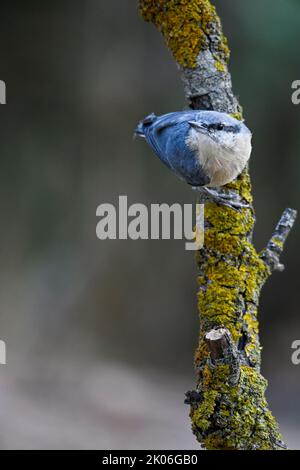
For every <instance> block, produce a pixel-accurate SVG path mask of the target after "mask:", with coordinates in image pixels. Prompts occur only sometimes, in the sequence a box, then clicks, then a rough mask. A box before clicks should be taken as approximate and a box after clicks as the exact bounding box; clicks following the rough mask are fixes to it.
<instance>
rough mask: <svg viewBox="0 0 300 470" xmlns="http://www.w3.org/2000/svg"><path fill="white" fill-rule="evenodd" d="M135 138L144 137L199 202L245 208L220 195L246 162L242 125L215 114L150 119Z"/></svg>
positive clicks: (192, 113)
mask: <svg viewBox="0 0 300 470" xmlns="http://www.w3.org/2000/svg"><path fill="white" fill-rule="evenodd" d="M135 135H138V136H140V137H144V138H145V139H146V141H147V143H148V144H149V145H150V147H151V148H152V149H153V150H154V152H155V153H156V155H157V156H158V157H159V159H160V160H161V161H162V162H163V163H164V164H165V165H166V166H167V167H168V168H169V169H170V170H171V171H172V172H173V173H175V175H176V176H177V177H179V178H180V179H182V180H184V181H185V182H186V183H188V184H189V185H190V186H191V187H192V188H193V189H194V190H197V191H199V192H200V193H201V194H202V196H203V200H206V201H207V200H213V201H215V202H217V203H219V204H223V205H226V206H229V207H232V208H241V207H248V206H247V204H244V203H242V202H238V200H237V197H236V195H232V193H230V192H228V191H227V192H224V191H223V190H222V187H223V186H225V185H226V184H228V183H230V182H232V181H233V180H235V179H236V178H237V177H238V176H239V175H240V173H242V171H243V170H244V168H245V167H246V165H247V163H248V161H249V158H250V156H251V151H252V144H251V139H252V133H251V131H250V130H249V129H248V127H247V126H246V125H245V124H244V123H243V122H242V121H239V120H238V119H236V118H234V117H232V116H230V115H229V114H227V113H223V112H218V111H206V110H199V111H198V110H187V111H177V112H171V113H168V114H164V115H162V116H156V115H155V114H154V113H152V114H150V115H148V116H147V117H145V118H144V119H143V120H142V121H140V123H139V124H138V126H137V128H136V129H135Z"/></svg>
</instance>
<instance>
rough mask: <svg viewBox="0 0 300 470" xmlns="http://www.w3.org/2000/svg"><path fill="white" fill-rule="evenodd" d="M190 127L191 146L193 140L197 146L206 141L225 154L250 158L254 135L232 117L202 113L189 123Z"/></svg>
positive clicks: (223, 114) (208, 112) (210, 112)
mask: <svg viewBox="0 0 300 470" xmlns="http://www.w3.org/2000/svg"><path fill="white" fill-rule="evenodd" d="M189 125H190V126H191V132H190V136H189V138H190V143H191V144H192V142H193V139H194V140H195V144H196V142H197V141H198V142H199V141H201V142H202V145H203V141H206V142H207V144H208V145H209V144H210V145H211V146H212V147H214V146H217V147H218V148H219V149H223V150H224V152H226V151H227V152H229V153H242V154H244V155H249V157H250V153H251V137H252V134H251V132H250V130H249V129H248V128H247V127H246V126H245V124H244V123H243V122H241V121H238V120H237V119H235V118H233V117H231V116H230V115H228V114H225V113H218V112H214V111H202V112H201V113H199V114H198V115H197V119H195V120H190V121H189Z"/></svg>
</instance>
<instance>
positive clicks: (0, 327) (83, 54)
mask: <svg viewBox="0 0 300 470" xmlns="http://www.w3.org/2000/svg"><path fill="white" fill-rule="evenodd" d="M215 4H216V5H217V8H218V11H219V13H220V15H221V17H222V20H223V26H224V30H225V33H226V35H227V36H228V38H229V41H230V46H231V49H232V57H231V72H232V76H233V83H234V90H235V92H236V94H237V95H238V96H239V97H240V100H241V103H242V104H243V106H244V110H245V116H246V119H247V124H248V126H249V127H250V128H251V129H252V130H253V133H254V153H253V156H252V161H251V174H252V177H253V186H254V196H255V205H256V210H257V226H256V232H255V242H256V246H257V247H258V248H262V247H263V246H264V245H265V243H266V242H267V240H268V239H269V237H270V236H271V234H272V231H273V228H274V226H275V225H276V223H277V221H278V219H279V217H280V215H281V213H282V211H283V210H284V208H285V207H287V206H290V207H293V208H299V198H300V185H299V179H300V132H299V129H300V106H298V107H297V106H294V105H293V104H292V102H291V93H292V90H291V83H292V82H293V81H294V80H296V79H300V54H299V26H300V5H299V2H298V1H296V0H277V1H276V2H274V1H272V0H264V1H263V2H261V1H260V0H252V2H251V6H250V5H249V2H241V1H239V0H226V2H225V1H221V0H218V1H215ZM0 44H1V47H0V79H1V80H4V81H5V82H6V86H7V104H6V105H5V106H1V107H0V119H1V127H0V136H1V137H0V155H1V171H0V209H1V233H0V237H1V243H0V249H1V258H0V259H1V263H0V280H1V282H0V300H1V306H0V338H1V339H2V340H4V341H5V342H6V345H7V365H2V366H0V422H1V426H0V448H2V449H12V448H18V449H29V448H33V449H47V448H49V449H58V448H62V449H66V448H68V449H91V448H94V449H95V448H98V449H105V448H110V449H117V448H119V449H138V448H144V449H152V448H156V449H167V448H171V449H183V448H185V449H196V448H198V444H197V443H196V442H195V439H194V437H193V435H192V434H191V431H190V423H189V418H188V412H189V409H188V407H187V406H186V405H184V403H183V401H184V392H185V391H186V390H188V389H191V388H193V386H194V384H195V377H194V372H193V353H194V349H195V347H196V344H197V333H198V317H197V309H196V292H197V285H196V267H195V261H194V254H193V253H192V252H187V251H185V249H184V242H183V241H166V240H162V241H130V240H128V241H126V240H125V241H118V240H112V241H100V240H98V239H97V238H96V233H95V229H96V224H97V221H98V219H97V217H96V208H97V206H98V205H99V204H101V203H106V202H108V203H112V204H115V205H116V206H117V205H118V197H119V195H127V196H128V203H129V204H133V203H135V202H139V203H144V204H146V205H147V206H150V204H151V203H161V202H167V203H169V204H171V203H173V202H180V203H190V202H194V194H193V193H192V191H190V189H189V188H188V187H187V186H186V185H184V184H183V183H181V182H180V181H178V180H177V179H176V178H175V177H174V176H172V175H171V174H170V173H169V172H168V170H167V169H165V168H164V167H163V165H161V164H159V163H158V161H157V159H156V158H154V157H153V154H152V153H151V151H150V149H149V148H148V146H146V145H145V143H144V142H143V141H141V140H136V141H133V139H132V134H133V129H134V128H135V125H136V123H137V122H138V120H139V119H141V118H142V117H144V116H145V115H146V114H148V113H150V112H152V111H155V112H156V113H157V114H159V113H165V112H169V111H174V110H179V109H182V108H184V107H185V106H186V103H185V100H184V94H183V88H182V84H181V81H180V77H179V74H178V71H177V68H176V65H175V63H174V61H173V59H172V57H171V56H170V54H169V52H168V50H167V48H166V47H165V45H164V43H163V40H162V38H161V37H160V35H159V33H158V32H157V31H156V30H155V29H154V27H153V26H152V25H149V24H146V23H144V22H143V21H142V20H141V19H140V17H139V15H138V12H137V7H136V2H135V1H133V0H111V1H110V2H107V1H104V0H85V1H76V0H72V1H71V0H69V1H67V0H60V1H53V0H52V1H51V2H50V1H48V0H44V1H43V2H40V1H37V0H35V1H33V0H28V1H27V2H21V1H15V2H9V3H8V2H7V3H6V5H5V6H3V5H1V28H0ZM298 239H299V222H298V224H296V227H295V229H294V231H293V232H292V234H291V236H290V238H289V240H288V243H287V245H286V250H285V253H284V255H283V259H282V261H283V262H284V264H285V265H286V271H285V272H284V273H282V274H274V275H273V276H272V278H271V279H270V280H269V281H268V283H267V285H266V286H265V288H264V290H263V294H262V297H261V309H260V324H261V341H262V345H263V373H264V375H265V376H266V377H267V379H268V380H269V388H268V391H267V396H268V400H269V403H270V407H271V409H272V411H273V412H274V414H275V416H276V417H277V419H278V421H279V423H280V427H281V430H282V433H283V435H284V438H285V440H286V441H287V443H288V445H289V446H290V447H291V448H294V449H300V426H299V418H300V403H299V396H300V366H298V367H297V366H294V365H292V363H291V353H292V350H291V343H292V342H293V341H294V340H295V339H300V315H299V298H298V295H299V280H298V276H299V258H300V247H299V245H298V243H297V240H298Z"/></svg>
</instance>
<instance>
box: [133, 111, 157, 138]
mask: <svg viewBox="0 0 300 470" xmlns="http://www.w3.org/2000/svg"><path fill="white" fill-rule="evenodd" d="M156 119H157V116H155V114H154V113H151V114H149V116H146V117H145V119H143V120H142V121H140V122H139V124H138V126H137V128H136V129H135V131H134V135H135V136H136V135H139V136H141V137H145V128H147V127H148V126H151V124H153V123H154V121H156Z"/></svg>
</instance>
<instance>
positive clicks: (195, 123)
mask: <svg viewBox="0 0 300 470" xmlns="http://www.w3.org/2000/svg"><path fill="white" fill-rule="evenodd" d="M188 123H189V125H190V126H191V127H193V128H194V129H196V130H197V131H198V132H201V133H202V134H208V130H207V127H206V126H204V125H203V124H201V122H198V121H188Z"/></svg>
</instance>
